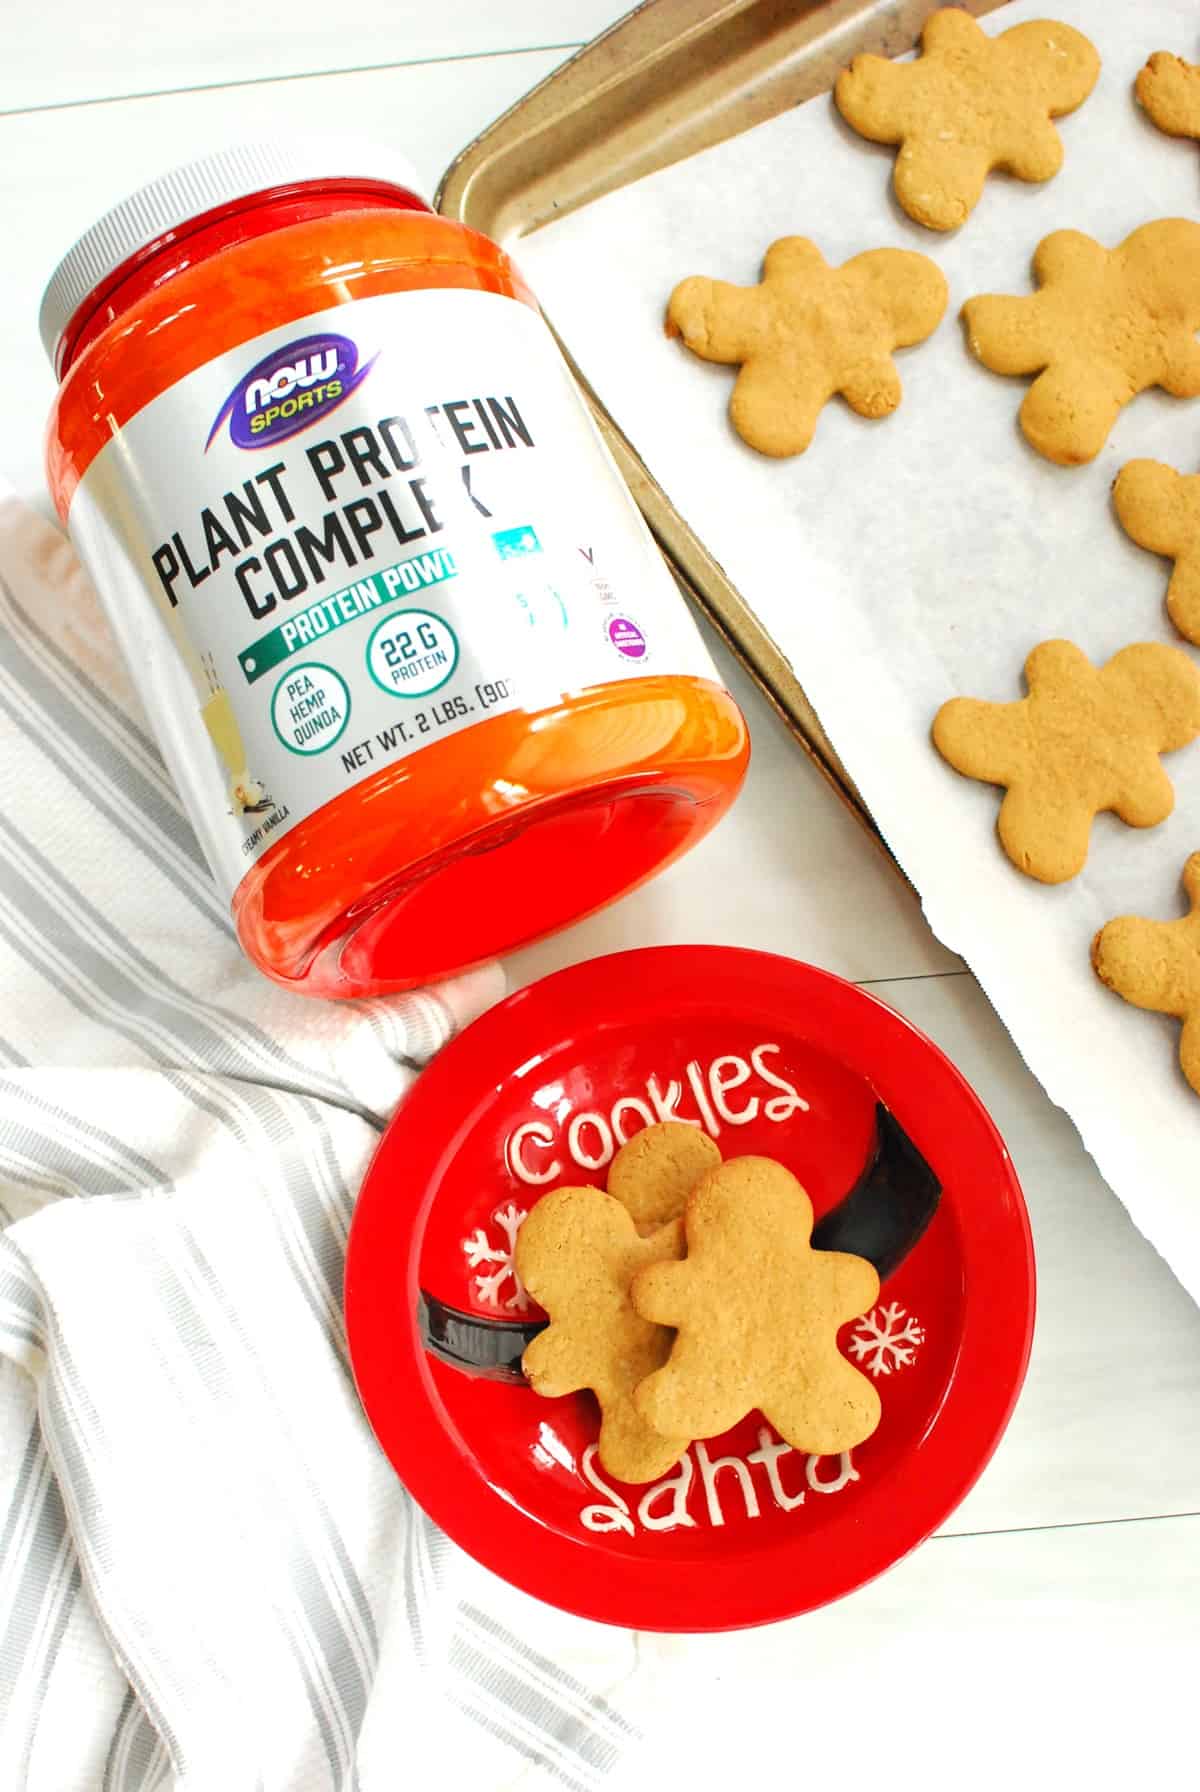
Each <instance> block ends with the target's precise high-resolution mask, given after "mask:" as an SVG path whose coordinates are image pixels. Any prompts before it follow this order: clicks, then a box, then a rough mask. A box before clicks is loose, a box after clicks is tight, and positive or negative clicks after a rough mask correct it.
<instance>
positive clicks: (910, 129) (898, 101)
mask: <svg viewBox="0 0 1200 1792" xmlns="http://www.w3.org/2000/svg"><path fill="white" fill-rule="evenodd" d="M921 52H922V53H921V55H920V57H919V58H918V59H917V61H915V62H889V61H887V60H886V58H884V57H882V56H856V57H855V58H854V61H853V62H852V63H851V64H850V67H849V68H848V69H846V70H845V71H844V72H843V73H842V74H841V75H839V76H838V79H837V85H836V86H835V87H834V90H833V96H834V99H835V100H836V102H837V107H838V111H839V112H840V113H841V115H842V117H843V118H844V119H845V120H846V123H847V124H849V125H852V126H853V128H854V129H855V130H856V131H857V132H858V133H859V135H860V136H862V137H869V138H870V139H871V141H872V142H873V143H898V144H899V145H900V153H899V155H898V156H897V157H896V169H895V173H894V175H893V184H894V186H895V191H896V198H897V199H898V200H899V202H900V204H901V205H902V206H903V207H904V210H905V211H906V212H907V213H908V215H909V217H910V218H915V219H916V221H917V223H918V224H924V225H927V226H928V228H929V229H930V230H956V229H957V228H958V226H959V225H960V224H963V223H965V222H966V220H967V218H968V217H969V216H970V214H971V212H972V211H973V210H974V208H975V205H976V203H977V201H978V199H979V196H980V194H981V193H982V192H983V185H984V182H985V181H986V179H987V177H988V175H989V174H990V173H991V171H992V169H993V168H1000V169H1003V170H1004V171H1005V172H1006V173H1008V174H1015V175H1016V176H1017V178H1018V179H1019V180H1028V181H1043V180H1049V179H1050V177H1051V176H1052V175H1054V174H1057V173H1058V171H1059V169H1060V168H1061V167H1062V159H1063V147H1062V140H1061V138H1060V137H1059V134H1058V132H1057V131H1056V130H1055V128H1054V126H1053V125H1052V124H1051V122H1050V120H1051V119H1052V118H1061V117H1062V115H1063V114H1064V113H1066V112H1073V111H1074V110H1075V108H1076V107H1077V106H1081V105H1082V104H1083V102H1084V100H1085V99H1086V98H1087V96H1088V94H1089V93H1090V92H1091V91H1092V88H1093V87H1094V86H1095V85H1096V77H1097V76H1098V75H1099V73H1100V58H1099V56H1098V55H1097V54H1096V51H1095V47H1094V46H1093V45H1092V44H1090V43H1089V42H1088V40H1087V38H1086V37H1084V36H1082V35H1081V34H1080V33H1079V32H1078V31H1073V30H1072V29H1071V27H1070V26H1069V25H1059V24H1056V23H1055V22H1054V21H1053V20H1047V19H1036V20H1030V21H1029V22H1028V23H1026V24H1023V25H1014V26H1013V27H1012V28H1011V30H1009V31H1003V32H1001V33H1000V35H999V36H998V37H989V36H987V34H986V33H985V32H983V31H981V30H980V28H979V26H978V25H977V24H976V23H975V20H974V19H973V18H972V17H971V16H970V14H969V13H965V12H962V11H960V10H959V9H958V8H956V7H948V8H946V9H945V10H944V11H942V12H935V13H934V14H933V15H932V16H931V17H930V18H929V19H927V20H926V22H925V29H924V31H923V32H922V33H921Z"/></svg>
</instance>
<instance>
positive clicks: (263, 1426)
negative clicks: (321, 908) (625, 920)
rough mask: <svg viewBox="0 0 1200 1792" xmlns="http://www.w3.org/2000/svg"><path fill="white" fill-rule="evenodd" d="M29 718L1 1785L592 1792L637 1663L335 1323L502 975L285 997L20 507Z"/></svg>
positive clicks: (0, 1381)
mask: <svg viewBox="0 0 1200 1792" xmlns="http://www.w3.org/2000/svg"><path fill="white" fill-rule="evenodd" d="M0 711H2V713H3V718H4V719H3V743H4V746H3V754H2V755H0V783H2V794H0V1787H3V1788H4V1792H155V1789H158V1788H171V1789H177V1792H285V1789H286V1792H333V1789H335V1788H336V1789H338V1792H341V1789H343V1788H356V1789H358V1792H384V1788H387V1792H392V1789H393V1788H395V1787H397V1786H400V1785H403V1784H415V1783H417V1782H418V1780H419V1778H420V1777H422V1776H424V1775H426V1774H427V1775H430V1776H433V1775H436V1776H437V1777H438V1778H439V1779H445V1778H446V1777H449V1776H452V1777H453V1778H454V1779H455V1780H456V1781H459V1782H460V1783H464V1784H467V1785H475V1786H483V1787H486V1788H488V1789H489V1792H498V1789H500V1788H503V1787H508V1786H515V1785H516V1784H517V1783H518V1782H519V1783H520V1784H521V1786H522V1787H543V1786H545V1787H549V1786H565V1787H571V1788H575V1789H576V1792H587V1789H588V1788H593V1787H596V1786H597V1785H599V1784H600V1783H601V1781H603V1780H605V1779H607V1777H608V1774H609V1772H610V1770H611V1769H613V1768H614V1767H616V1766H617V1765H618V1763H619V1762H620V1761H621V1760H622V1758H623V1757H624V1756H625V1753H626V1751H627V1749H628V1746H629V1744H630V1743H631V1741H632V1740H633V1739H634V1736H635V1732H634V1731H633V1729H632V1728H631V1725H630V1722H629V1720H628V1718H627V1717H626V1716H624V1715H622V1713H621V1709H619V1707H622V1708H624V1707H626V1706H627V1701H628V1698H630V1697H631V1696H632V1690H633V1682H634V1673H633V1670H634V1668H635V1665H636V1653H637V1639H636V1638H634V1637H632V1636H630V1635H628V1634H626V1633H622V1632H619V1631H610V1630H606V1629H604V1628H603V1627H601V1626H596V1625H589V1624H584V1623H581V1622H578V1621H575V1620H572V1619H568V1618H566V1617H564V1616H563V1615H562V1614H559V1613H555V1612H553V1611H551V1610H549V1609H548V1608H546V1607H543V1606H540V1605H537V1604H535V1603H534V1602H533V1601H531V1600H528V1599H526V1598H524V1597H523V1596H522V1595H520V1594H518V1593H515V1592H513V1591H512V1590H511V1589H509V1588H507V1587H506V1586H504V1585H502V1584H501V1583H500V1582H499V1581H497V1580H495V1579H494V1578H493V1577H491V1576H490V1575H488V1574H487V1573H486V1572H485V1571H484V1570H483V1569H481V1568H479V1567H477V1566H476V1565H475V1564H474V1563H472V1562H470V1561H469V1560H468V1559H467V1558H466V1557H464V1556H463V1555H462V1554H461V1552H459V1551H458V1550H456V1549H454V1548H453V1547H452V1546H451V1545H450V1544H449V1543H447V1541H446V1540H445V1538H444V1537H442V1536H441V1535H440V1534H439V1533H438V1532H437V1531H436V1530H435V1529H434V1527H433V1526H432V1525H431V1524H430V1523H429V1522H428V1521H427V1520H426V1519H425V1518H424V1516H423V1515H422V1514H421V1512H419V1511H418V1510H417V1509H416V1508H415V1507H414V1506H413V1504H412V1502H411V1501H410V1500H409V1499H408V1497H407V1495H406V1494H405V1493H404V1491H403V1489H402V1488H401V1486H400V1485H399V1483H398V1482H397V1481H396V1479H395V1477H394V1476H393V1475H392V1473H391V1471H390V1469H389V1468H388V1466H387V1464H386V1462H385V1461H384V1460H383V1458H382V1456H381V1454H380V1452H379V1451H378V1449H377V1448H376V1446H375V1444H374V1442H373V1440H372V1438H371V1435H370V1433H369V1430H368V1428H367V1425H366V1423H365V1420H364V1419H363V1416H362V1413H361V1410H360V1408H359V1405H358V1402H357V1400H356V1397H355V1393H354V1388H353V1384H352V1381H351V1378H350V1373H349V1368H348V1363H347V1357H346V1348H345V1340H344V1334H343V1327H342V1315H341V1276H342V1256H343V1248H344V1245H345V1240H346V1231H347V1227H348V1225H349V1221H350V1215H351V1211H352V1209H353V1205H354V1196H355V1190H356V1188H357V1186H358V1183H359V1180H360V1178H361V1175H362V1172H363V1169H364V1167H365V1165H366V1162H367V1159H368V1157H369V1155H370V1153H371V1150H372V1148H373V1146H374V1144H375V1142H376V1139H377V1137H378V1134H379V1131H380V1128H381V1127H382V1125H383V1124H384V1122H385V1121H386V1119H387V1117H388V1114H389V1113H390V1112H391V1110H392V1108H393V1106H394V1105H395V1103H396V1101H397V1100H398V1098H399V1097H400V1095H401V1094H402V1093H403V1091H404V1089H405V1087H406V1086H407V1084H408V1082H409V1081H410V1080H411V1078H412V1077H413V1076H414V1075H415V1074H416V1071H417V1069H418V1067H419V1066H420V1065H421V1064H422V1063H423V1062H424V1061H425V1060H426V1059H427V1058H428V1057H429V1056H430V1055H431V1053H433V1052H434V1051H436V1050H437V1048H438V1047H439V1046H440V1045H441V1044H442V1043H443V1042H444V1041H445V1040H446V1039H447V1038H448V1037H449V1035H450V1034H451V1033H452V1032H453V1031H454V1029H455V1027H456V1026H458V1025H459V1024H461V1023H462V1022H464V1021H466V1020H468V1019H469V1018H470V1017H471V1016H472V1015H473V1014H474V1013H476V1012H478V1011H479V1010H480V1009H481V1008H483V1007H485V1006H486V1005H487V1004H488V1003H489V1002H491V1001H492V1000H494V999H495V997H496V996H497V994H498V993H499V991H500V987H501V984H500V978H499V973H498V972H496V971H494V970H488V971H483V972H478V973H476V974H474V975H472V976H469V977H465V978H463V979H461V980H460V981H458V982H457V983H453V984H448V985H445V986H443V987H441V988H439V989H438V991H437V992H436V994H434V993H426V994H416V995H412V996H407V997H403V998H399V999H396V1000H392V1001H374V1002H367V1003H363V1004H360V1005H351V1004H337V1003H317V1002H311V1001H307V1000H304V999H303V998H300V997H296V996H292V995H289V994H288V993H287V992H285V991H282V990H280V989H277V988H275V987H274V986H272V985H271V984H269V983H267V982H266V981H265V980H264V979H263V978H261V977H259V976H258V974H257V973H256V972H254V971H253V970H252V969H251V968H250V967H249V965H247V964H246V963H245V961H244V960H243V959H242V958H241V956H240V954H239V952H238V950H237V947H236V945H235V942H234V939H233V936H232V931H231V928H230V924H229V919H228V916H227V914H226V913H225V912H224V910H223V907H222V904H221V902H220V900H219V898H218V896H217V894H216V892H215V890H214V888H213V886H212V884H211V882H210V880H209V877H208V874H207V872H206V870H205V867H204V864H203V862H202V860H201V857H200V854H199V849H198V847H197V845H196V842H195V840H194V839H193V837H192V834H191V831H190V830H189V828H188V825H187V822H186V820H185V819H184V816H183V814H182V812H181V809H180V805H179V802H178V800H177V798H176V795H175V792H174V790H173V789H172V786H171V784H170V781H169V779H168V778H167V775H166V773H165V771H164V769H163V765H162V762H161V760H160V759H159V756H158V754H157V752H156V751H155V748H154V746H153V744H152V742H151V740H150V738H149V736H148V734H147V731H146V726H145V723H144V721H143V719H142V716H141V714H140V711H139V708H138V705H137V701H136V698H135V697H134V695H133V693H132V691H131V689H130V687H129V684H128V681H127V679H126V676H125V674H124V670H123V668H122V667H121V666H120V664H119V662H118V661H117V659H116V656H115V650H114V648H113V645H112V642H111V640H110V637H109V634H108V630H107V628H106V626H105V623H104V621H103V618H102V616H101V614H100V612H99V610H98V608H97V605H96V600H95V597H94V595H93V593H92V592H91V590H90V588H89V586H88V584H87V581H86V579H85V578H84V577H83V575H82V573H81V571H80V569H79V566H78V564H77V562H76V561H75V559H74V557H73V555H72V553H71V550H70V548H69V546H68V545H67V543H66V542H65V541H64V539H63V538H62V536H61V535H60V534H59V533H58V532H57V530H55V529H53V528H52V527H51V526H50V525H49V524H48V523H46V522H44V521H43V520H42V519H41V518H40V517H38V516H37V515H35V514H34V513H33V512H31V511H30V510H28V509H27V508H26V507H24V506H23V505H21V504H20V503H18V502H17V500H16V499H15V498H13V497H12V496H11V494H3V493H0ZM638 1678H640V1677H638Z"/></svg>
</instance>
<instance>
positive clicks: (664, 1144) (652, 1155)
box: [608, 1120, 721, 1232]
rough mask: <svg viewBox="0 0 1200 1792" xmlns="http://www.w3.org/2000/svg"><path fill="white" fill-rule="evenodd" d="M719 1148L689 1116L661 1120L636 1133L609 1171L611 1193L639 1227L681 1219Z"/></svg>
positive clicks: (718, 1155) (718, 1156) (641, 1229)
mask: <svg viewBox="0 0 1200 1792" xmlns="http://www.w3.org/2000/svg"><path fill="white" fill-rule="evenodd" d="M720 1161H721V1153H720V1152H719V1151H718V1149H717V1147H716V1145H715V1144H714V1143H713V1141H712V1140H711V1139H710V1138H709V1136H708V1134H707V1133H706V1132H701V1130H700V1128H699V1127H698V1126H689V1125H688V1124H687V1122H686V1121H685V1120H663V1121H660V1122H659V1123H658V1124H657V1125H654V1126H647V1127H644V1128H643V1129H642V1131H641V1132H635V1133H634V1135H633V1137H632V1138H631V1139H630V1140H629V1141H628V1143H627V1144H625V1145H622V1147H621V1149H620V1150H619V1151H618V1152H617V1155H616V1156H615V1157H614V1158H613V1160H612V1165H611V1167H610V1168H609V1172H608V1192H609V1194H610V1195H613V1196H615V1197H616V1199H617V1200H618V1201H619V1202H620V1203H621V1205H622V1206H623V1207H626V1208H628V1210H629V1212H630V1213H631V1214H632V1216H633V1221H634V1224H635V1225H636V1226H637V1229H638V1231H639V1232H654V1231H657V1229H658V1228H659V1226H665V1225H666V1224H667V1222H668V1221H669V1220H677V1219H682V1217H683V1210H684V1206H685V1204H686V1202H687V1198H688V1196H689V1195H690V1194H691V1192H692V1190H693V1189H694V1188H695V1186H696V1184H697V1183H698V1182H699V1180H700V1178H701V1177H702V1176H703V1175H705V1173H706V1172H707V1171H709V1170H712V1169H715V1168H716V1166H717V1165H718V1164H719V1163H720Z"/></svg>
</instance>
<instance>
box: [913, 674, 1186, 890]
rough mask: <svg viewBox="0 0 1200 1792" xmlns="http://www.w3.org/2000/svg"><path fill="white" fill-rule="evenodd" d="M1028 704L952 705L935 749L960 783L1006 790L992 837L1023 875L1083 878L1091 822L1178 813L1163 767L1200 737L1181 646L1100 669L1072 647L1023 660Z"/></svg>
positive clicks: (937, 727)
mask: <svg viewBox="0 0 1200 1792" xmlns="http://www.w3.org/2000/svg"><path fill="white" fill-rule="evenodd" d="M1025 682H1026V684H1027V686H1028V692H1029V694H1028V696H1025V697H1022V698H1020V699H1019V700H1018V701H1016V702H1013V703H986V702H983V701H980V700H978V699H976V698H973V697H954V698H952V699H951V700H950V701H949V702H948V703H944V704H943V705H942V707H941V709H940V710H939V711H938V713H937V716H936V717H935V718H934V724H933V742H934V745H935V746H936V748H937V750H938V752H939V753H940V754H941V755H942V758H943V759H945V760H946V762H947V763H948V764H949V765H952V766H953V767H954V769H955V771H958V772H962V773H963V775H964V776H965V777H968V778H979V779H981V780H982V781H983V782H984V783H987V784H999V785H1002V786H1004V787H1005V791H1006V794H1005V797H1004V801H1003V802H1002V803H1001V805H1000V814H999V818H998V821H997V832H998V834H999V836H1000V844H1001V845H1002V846H1003V848H1004V850H1005V852H1006V853H1007V854H1008V856H1009V858H1010V859H1011V860H1012V862H1013V864H1014V865H1015V866H1016V867H1017V869H1018V870H1019V871H1024V872H1026V873H1027V874H1028V875H1029V876H1030V877H1034V878H1037V879H1038V881H1039V882H1040V883H1045V884H1058V883H1064V882H1066V880H1067V879H1068V878H1072V877H1074V876H1075V875H1076V873H1077V872H1079V871H1082V869H1083V866H1084V864H1085V862H1086V860H1087V854H1088V842H1089V836H1090V834H1091V827H1092V821H1093V819H1094V818H1095V817H1096V816H1097V815H1098V814H1100V813H1101V812H1102V811H1104V810H1111V811H1112V812H1113V813H1115V814H1116V815H1118V816H1119V817H1120V818H1121V820H1122V821H1124V822H1127V823H1128V824H1129V825H1130V827H1137V828H1147V827H1154V826H1155V825H1156V824H1157V823H1158V822H1160V821H1165V820H1166V818H1167V816H1168V815H1169V814H1170V813H1171V810H1172V809H1173V808H1174V805H1175V792H1174V789H1173V787H1172V785H1171V781H1170V779H1169V778H1168V777H1167V774H1166V772H1165V771H1164V770H1163V768H1162V765H1161V764H1160V762H1159V754H1160V753H1169V752H1174V751H1175V750H1176V749H1178V748H1179V747H1183V746H1186V745H1187V743H1188V742H1189V741H1191V740H1194V739H1195V738H1196V736H1197V735H1198V734H1200V671H1198V670H1197V668H1196V666H1195V664H1194V663H1193V661H1192V660H1191V659H1190V658H1189V657H1188V655H1187V654H1186V653H1184V652H1183V650H1182V649H1181V648H1178V647H1166V646H1163V645H1160V644H1159V643H1158V642H1143V643H1140V644H1139V645H1136V646H1133V647H1123V648H1122V649H1121V651H1120V652H1119V653H1115V654H1114V655H1113V657H1112V658H1111V659H1110V660H1109V661H1108V662H1107V663H1106V664H1105V665H1103V666H1093V665H1092V663H1091V661H1090V660H1089V659H1088V658H1087V656H1086V655H1085V654H1084V653H1082V652H1081V651H1080V649H1079V648H1078V647H1075V646H1074V645H1073V644H1072V643H1071V642H1070V641H1043V642H1042V644H1041V646H1040V647H1035V648H1034V650H1033V652H1032V653H1031V654H1030V655H1029V658H1028V659H1027V660H1026V662H1025Z"/></svg>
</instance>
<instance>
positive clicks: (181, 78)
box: [0, 0, 626, 142]
mask: <svg viewBox="0 0 1200 1792" xmlns="http://www.w3.org/2000/svg"><path fill="white" fill-rule="evenodd" d="M625 10H626V9H625V8H624V7H622V6H620V5H614V4H613V0H486V4H483V3H481V0H442V4H440V5H434V6H416V5H412V4H400V5H396V4H394V0H356V4H355V5H353V6H352V7H349V8H347V7H338V6H329V5H326V4H322V0H286V3H285V0H263V3H262V4H259V5H255V6H248V5H246V4H245V0H206V4H204V5H203V6H195V5H191V4H187V3H185V0H165V3H164V4H162V5H160V6H157V7H147V6H145V5H143V4H141V0H106V4H105V5H103V6H94V5H84V4H81V3H80V0H42V3H41V4H40V5H38V6H32V7H26V8H23V9H22V12H21V23H20V29H19V30H15V29H9V30H7V31H6V32H5V43H4V57H3V64H2V66H0V112H12V111H18V110H26V109H28V108H30V107H33V106H61V105H67V104H70V103H71V102H74V101H87V100H96V99H111V98H114V97H117V96H121V95H128V94H137V93H171V92H176V91H178V90H180V89H182V88H188V87H214V86H225V85H228V84H229V83H231V82H246V81H254V82H263V81H278V80H281V79H285V78H286V77H288V76H290V75H308V74H312V73H314V72H317V73H322V74H324V73H328V72H330V71H336V70H342V69H356V68H382V67H385V66H395V65H396V64H399V63H413V62H428V61H430V60H432V59H434V58H437V57H454V56H479V55H486V54H487V53H488V52H493V53H499V54H501V55H505V54H510V53H511V52H512V51H514V50H536V49H542V48H544V47H546V46H553V47H557V48H558V49H559V50H562V49H564V48H566V47H569V46H572V45H577V44H580V43H584V42H586V41H587V39H588V38H590V37H594V36H595V34H596V33H597V32H598V31H601V30H603V29H604V27H605V26H606V25H608V24H610V23H611V22H612V20H613V19H614V18H617V17H619V16H620V14H621V13H622V12H623V11H625ZM497 76H498V77H499V81H500V85H501V87H503V82H504V77H503V74H502V72H501V71H499V70H497V69H496V67H495V64H494V63H493V66H492V78H493V79H496V78H497ZM260 103H261V90H260V91H259V92H257V93H255V94H254V95H253V96H252V97H251V96H248V95H243V97H242V106H243V121H244V122H243V124H242V127H241V131H242V134H243V135H244V134H245V128H246V124H247V123H250V122H251V121H253V120H254V119H255V117H256V115H257V114H258V110H259V106H260ZM320 106H321V101H320V100H319V99H317V100H316V101H315V106H314V109H313V110H310V109H309V108H308V107H307V106H304V107H303V108H302V120H304V121H307V122H308V123H310V124H311V123H313V122H315V119H316V115H317V113H318V112H319V110H320ZM95 128H96V129H97V130H101V129H102V128H103V126H102V124H101V123H100V122H99V121H95ZM251 128H253V126H251ZM472 132H473V126H469V127H468V132H467V136H468V137H469V136H470V135H471V134H472ZM466 140H467V139H466V138H465V137H464V139H463V141H464V142H465V141H466Z"/></svg>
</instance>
